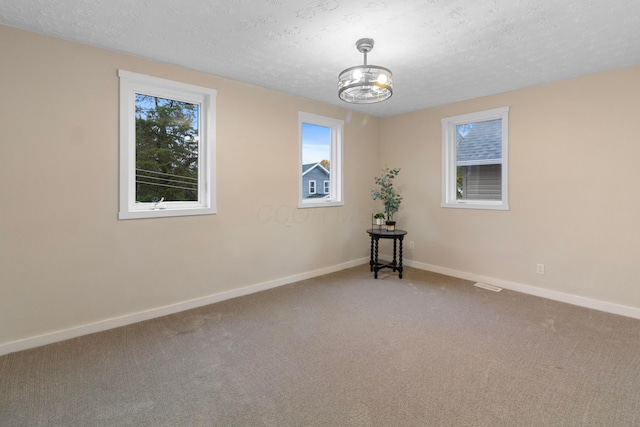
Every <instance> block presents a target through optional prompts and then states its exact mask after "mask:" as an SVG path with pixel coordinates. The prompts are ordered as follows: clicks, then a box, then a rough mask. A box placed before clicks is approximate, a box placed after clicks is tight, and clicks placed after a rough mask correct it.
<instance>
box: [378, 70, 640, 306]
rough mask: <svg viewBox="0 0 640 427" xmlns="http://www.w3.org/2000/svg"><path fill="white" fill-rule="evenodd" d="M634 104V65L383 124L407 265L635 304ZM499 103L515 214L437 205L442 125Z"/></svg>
mask: <svg viewBox="0 0 640 427" xmlns="http://www.w3.org/2000/svg"><path fill="white" fill-rule="evenodd" d="M398 90H399V89H398ZM425 96H428V94H425ZM639 99H640V67H632V68H627V69H621V70H615V71H611V72H606V73H602V74H597V75H591V76H587V77H583V78H578V79H572V80H567V81H562V82H557V83H552V84H547V85H543V86H538V87H532V88H528V89H524V90H518V91H514V92H509V93H505V94H501V95H496V96H490V97H485V98H481V99H475V100H471V101H467V102H460V103H456V104H451V105H447V106H443V107H441V108H433V109H428V110H424V111H419V112H416V113H411V114H405V115H401V116H396V117H392V118H387V119H384V120H383V121H382V123H381V147H382V149H381V159H382V163H383V164H388V165H389V166H400V167H402V171H401V173H400V175H399V177H398V180H399V183H400V184H401V186H402V187H403V188H404V196H405V203H404V204H403V206H402V208H401V211H400V215H399V216H398V220H399V221H400V222H401V224H402V228H405V227H406V228H407V229H408V230H410V232H411V234H410V235H409V236H408V237H407V238H408V239H410V240H413V241H415V250H413V251H408V254H407V255H408V257H410V258H411V259H413V260H414V261H415V262H417V263H422V264H425V265H428V266H437V267H439V268H445V269H451V270H454V271H455V272H456V273H459V272H463V273H472V274H473V275H475V276H480V277H487V278H495V279H499V280H502V281H506V282H510V283H511V284H520V285H527V286H533V287H537V288H541V289H547V290H551V291H553V292H559V293H564V294H568V295H577V296H580V297H584V298H588V299H593V300H598V301H604V302H607V303H612V304H620V305H624V306H629V307H635V308H636V309H638V308H640V273H639V271H640V269H639V267H638V265H639V260H640V225H639V223H638V218H640V214H639V212H640V198H639V197H638V196H637V194H636V191H635V188H636V187H637V183H638V182H640V167H639V166H638V162H639V160H640V109H639V108H638V100H639ZM503 106H509V107H510V112H509V203H510V206H511V209H510V210H509V211H506V212H503V211H483V210H466V209H465V210H463V209H445V208H441V207H440V197H441V182H442V180H441V170H442V167H441V152H442V150H441V122H440V120H441V119H442V118H443V117H449V116H454V115H458V114H465V113H470V112H474V111H480V110H485V109H491V108H497V107H503ZM537 263H544V264H545V266H546V273H545V275H537V274H536V264H537Z"/></svg>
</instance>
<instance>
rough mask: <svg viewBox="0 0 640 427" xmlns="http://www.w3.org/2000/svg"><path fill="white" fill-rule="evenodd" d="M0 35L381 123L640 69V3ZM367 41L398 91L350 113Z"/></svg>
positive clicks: (146, 19) (197, 6)
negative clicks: (64, 44)
mask: <svg viewBox="0 0 640 427" xmlns="http://www.w3.org/2000/svg"><path fill="white" fill-rule="evenodd" d="M0 23H1V24H5V25H9V26H13V27H18V28H23V29H26V30H31V31H34V32H38V33H42V34H47V35H51V36H54V37H59V38H63V39H68V40H74V41H77V42H80V43H84V44H88V45H92V46H98V47H102V48H106V49H110V50H115V51H119V52H126V53H130V54H134V55H138V56H142V57H146V58H151V59H155V60H158V61H163V62H168V63H173V64H178V65H182V66H184V67H188V68H192V69H195V70H200V71H204V72H208V73H212V74H215V75H219V76H224V77H228V78H231V79H234V80H240V81H243V82H248V83H253V84H255V85H258V86H262V87H266V88H270V89H275V90H278V91H282V92H288V93H292V94H297V95H301V96H304V97H307V98H312V99H316V100H319V101H323V102H327V103H331V104H336V105H341V106H343V107H348V108H352V109H354V110H357V111H361V112H365V113H368V114H372V115H376V116H390V115H395V114H400V113H405V112H409V111H414V110H419V109H423V108H427V107H432V106H436V105H442V104H447V103H450V102H454V101H460V100H464V99H470V98H476V97H479V96H484V95H489V94H494V93H500V92H505V91H509V90H513V89H518V88H522V87H527V86H534V85H537V84H541V83H546V82H551V81H556V80H561V79H566V78H571V77H577V76H582V75H586V74H591V73H595V72H600V71H605V70H610V69H615V68H620V67H626V66H630V65H636V64H640V1H639V0H394V1H391V0H367V1H362V0H345V1H342V0H218V1H212V0H183V1H176V0H137V1H131V0H108V1H107V0H2V1H0ZM362 37H371V38H373V39H375V43H376V44H375V47H374V49H373V51H372V52H371V53H369V55H368V62H369V63H370V64H375V65H381V66H384V67H387V68H390V69H391V70H392V71H393V73H394V84H395V88H394V95H393V97H392V98H391V99H389V100H387V101H385V102H382V103H379V104H373V105H360V106H353V105H350V104H345V103H343V102H342V101H340V100H339V99H338V96H337V76H338V73H339V72H340V71H341V70H342V69H344V68H347V67H350V66H353V65H359V64H360V63H362V59H363V58H362V54H361V53H359V52H358V51H357V50H356V48H355V42H356V40H357V39H359V38H362Z"/></svg>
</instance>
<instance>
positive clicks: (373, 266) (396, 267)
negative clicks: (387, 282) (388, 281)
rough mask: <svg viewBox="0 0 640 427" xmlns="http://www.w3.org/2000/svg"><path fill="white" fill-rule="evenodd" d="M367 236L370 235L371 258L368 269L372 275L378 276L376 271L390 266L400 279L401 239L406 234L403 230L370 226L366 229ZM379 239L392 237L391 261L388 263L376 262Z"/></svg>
mask: <svg viewBox="0 0 640 427" xmlns="http://www.w3.org/2000/svg"><path fill="white" fill-rule="evenodd" d="M367 233H369V236H371V259H370V261H369V271H373V277H374V278H376V279H377V278H378V271H380V270H382V269H383V268H390V269H392V270H393V271H394V272H396V271H397V272H398V273H399V277H400V278H401V279H402V240H403V239H404V236H405V235H406V234H407V232H406V231H405V230H397V229H396V230H394V231H387V230H385V229H384V228H381V229H375V228H370V229H369V230H367ZM380 239H393V261H391V263H390V264H385V263H381V262H378V242H379V240H380ZM398 242H399V246H400V256H399V257H398V256H397V255H398V254H397V249H398V248H397V246H398V245H397V244H398Z"/></svg>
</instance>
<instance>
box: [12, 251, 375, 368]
mask: <svg viewBox="0 0 640 427" xmlns="http://www.w3.org/2000/svg"><path fill="white" fill-rule="evenodd" d="M368 262H369V258H362V259H358V260H354V261H350V262H346V263H343V264H338V265H334V266H330V267H326V268H321V269H319V270H314V271H309V272H305V273H300V274H295V275H293V276H288V277H282V278H280V279H275V280H270V281H268V282H263V283H258V284H255V285H250V286H245V287H243V288H239V289H234V290H232V291H226V292H220V293H217V294H213V295H209V296H206V297H202V298H196V299H192V300H188V301H182V302H179V303H176V304H171V305H167V306H164V307H157V308H153V309H150V310H144V311H140V312H137V313H131V314H127V315H124V316H119V317H113V318H110V319H105V320H100V321H98V322H93V323H88V324H84V325H80V326H76V327H73V328H69V329H64V330H59V331H55V332H51V333H47V334H43V335H37V336H33V337H29V338H25V339H21V340H17V341H11V342H8V343H4V344H0V356H1V355H3V354H9V353H14V352H16V351H22V350H27V349H30V348H35V347H40V346H43V345H47V344H52V343H55V342H59V341H64V340H68V339H71V338H76V337H79V336H82V335H88V334H92V333H95V332H101V331H106V330H108V329H113V328H118V327H120V326H126V325H130V324H132V323H137V322H142V321H144V320H149V319H154V318H156V317H161V316H166V315H168V314H174V313H178V312H181V311H185V310H190V309H192V308H197V307H202V306H205V305H209V304H214V303H216V302H220V301H225V300H228V299H231V298H236V297H241V296H243V295H249V294H253V293H256V292H260V291H265V290H267V289H271V288H276V287H278V286H283V285H288V284H289V283H295V282H299V281H300V280H305V279H311V278H313V277H317V276H322V275H324V274H329V273H333V272H336V271H340V270H344V269H347V268H351V267H355V266H358V265H362V264H366V263H368Z"/></svg>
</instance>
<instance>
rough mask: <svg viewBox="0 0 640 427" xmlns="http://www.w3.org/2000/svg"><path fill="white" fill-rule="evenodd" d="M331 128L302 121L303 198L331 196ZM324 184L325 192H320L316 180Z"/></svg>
mask: <svg viewBox="0 0 640 427" xmlns="http://www.w3.org/2000/svg"><path fill="white" fill-rule="evenodd" d="M330 158H331V129H330V128H328V127H326V126H319V125H313V124H309V123H302V182H303V185H302V188H303V192H304V193H303V195H302V198H303V199H309V198H317V197H330V196H331V194H330V192H329V188H330V185H329V181H330V172H329V171H330V162H329V159H330ZM324 181H326V182H327V183H326V184H325V185H324V189H325V193H324V194H322V193H318V192H317V189H316V184H315V183H316V182H324Z"/></svg>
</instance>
